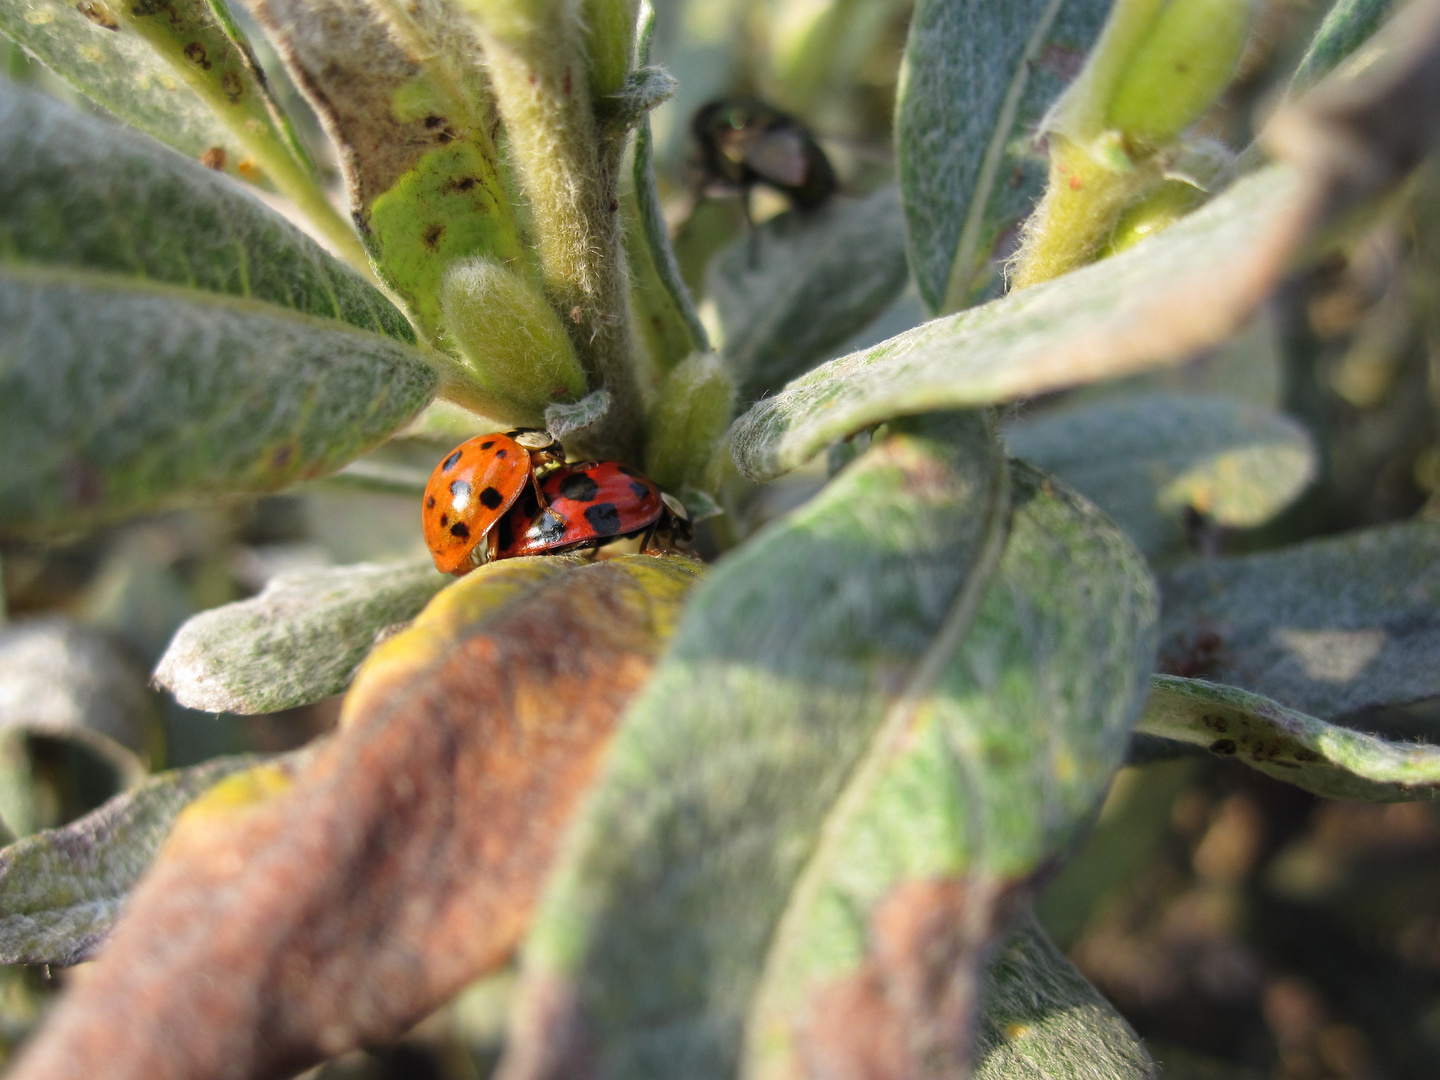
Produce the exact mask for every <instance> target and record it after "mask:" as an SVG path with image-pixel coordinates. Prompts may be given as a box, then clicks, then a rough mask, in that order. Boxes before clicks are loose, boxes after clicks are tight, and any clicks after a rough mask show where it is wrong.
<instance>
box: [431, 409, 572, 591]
mask: <svg viewBox="0 0 1440 1080" xmlns="http://www.w3.org/2000/svg"><path fill="white" fill-rule="evenodd" d="M564 460H565V454H564V451H563V449H562V448H561V446H560V443H559V442H558V441H557V440H556V439H555V438H554V437H553V436H551V435H550V434H549V433H547V432H544V431H532V430H528V429H519V430H516V431H508V432H504V433H501V432H495V433H493V434H490V435H477V436H475V438H473V439H467V440H466V441H465V442H463V443H461V444H460V445H459V446H457V447H455V449H454V450H452V451H451V452H450V453H449V454H447V455H446V456H445V458H444V459H443V460H442V461H441V462H440V464H439V465H437V466H435V471H434V472H432V473H431V474H430V480H429V482H428V483H427V484H426V485H425V495H424V503H423V509H422V510H421V521H422V523H423V526H424V532H425V545H426V546H427V547H428V548H429V549H430V555H431V557H432V558H433V559H434V560H435V566H436V567H437V568H438V569H439V570H440V571H441V572H442V573H446V574H456V575H459V574H465V573H468V572H469V571H471V570H473V569H474V568H475V567H476V566H478V565H479V564H480V563H481V562H483V561H484V558H485V544H484V543H483V541H484V540H485V537H486V535H487V534H488V533H489V532H490V530H491V529H492V528H494V527H495V523H496V522H498V521H499V520H500V519H501V518H502V517H504V516H505V513H506V511H508V510H509V509H510V508H511V507H512V506H513V505H514V504H515V501H516V500H517V499H518V498H519V497H520V494H521V492H523V491H525V489H526V488H527V487H530V488H532V489H533V490H534V491H535V492H536V493H537V494H538V493H539V491H540V481H539V478H538V477H537V476H536V475H535V474H536V470H538V469H541V468H543V467H544V466H547V465H553V464H556V463H563V462H564ZM539 498H540V499H541V500H543V498H544V496H543V495H540V496H539ZM537 505H538V504H537Z"/></svg>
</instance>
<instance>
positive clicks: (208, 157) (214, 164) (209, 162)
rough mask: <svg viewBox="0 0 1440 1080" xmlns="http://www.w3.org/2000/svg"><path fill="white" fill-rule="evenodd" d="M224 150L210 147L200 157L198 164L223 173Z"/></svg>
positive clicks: (220, 147) (218, 147) (219, 147)
mask: <svg viewBox="0 0 1440 1080" xmlns="http://www.w3.org/2000/svg"><path fill="white" fill-rule="evenodd" d="M225 160H226V157H225V148H224V147H223V146H212V147H210V149H209V150H206V151H205V153H203V154H201V155H200V164H201V165H204V166H205V168H207V169H214V170H215V171H216V172H224V171H225Z"/></svg>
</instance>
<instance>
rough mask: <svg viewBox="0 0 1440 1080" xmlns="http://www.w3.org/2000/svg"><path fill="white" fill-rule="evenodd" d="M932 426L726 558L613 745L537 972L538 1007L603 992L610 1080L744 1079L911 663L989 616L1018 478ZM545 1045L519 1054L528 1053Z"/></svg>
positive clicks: (542, 940) (959, 427)
mask: <svg viewBox="0 0 1440 1080" xmlns="http://www.w3.org/2000/svg"><path fill="white" fill-rule="evenodd" d="M928 425H929V430H928V431H926V430H924V428H923V426H922V427H921V430H918V431H917V432H915V433H914V434H911V435H907V436H905V437H901V438H893V439H890V440H887V441H886V442H885V443H884V444H882V445H881V446H880V447H878V448H875V449H872V450H871V451H870V452H869V453H868V454H866V455H865V456H864V457H862V458H861V459H860V460H859V461H857V462H856V463H855V464H853V465H852V466H851V467H850V468H849V469H847V470H845V471H844V472H842V473H840V474H839V475H838V476H837V477H836V478H835V479H834V480H833V481H832V482H831V483H830V484H829V485H828V486H827V488H826V489H825V490H824V491H822V492H821V493H820V494H819V495H818V496H816V497H815V498H814V499H813V500H812V501H811V502H810V503H808V504H807V505H806V506H804V507H803V508H801V509H800V510H798V511H795V512H793V513H792V514H790V515H789V516H787V517H786V518H784V519H782V520H781V521H780V522H778V523H777V524H776V525H774V526H772V527H770V528H769V529H768V530H766V531H765V532H763V533H760V534H758V535H756V536H754V537H752V538H751V540H750V542H748V543H747V544H745V545H744V546H743V547H741V548H739V549H737V550H736V551H735V552H734V553H733V554H731V555H730V556H729V557H727V558H726V559H725V560H724V561H722V562H721V563H720V565H719V566H718V567H716V569H715V570H714V571H713V572H712V574H711V575H710V577H709V578H708V579H707V580H706V581H704V582H702V583H701V584H700V585H699V586H698V587H697V588H696V590H695V592H694V594H692V596H691V599H690V602H689V605H688V607H687V610H686V613H685V616H684V618H683V619H682V622H681V625H680V627H679V629H678V630H677V631H676V634H675V637H674V638H673V639H672V642H671V646H670V652H669V654H668V658H667V659H666V660H665V661H664V662H663V663H662V665H661V666H660V667H659V668H658V669H657V671H656V672H655V674H654V675H653V676H652V677H651V680H650V682H649V684H648V686H647V688H646V691H645V692H644V693H643V695H642V696H641V697H640V699H639V700H638V701H637V702H636V703H635V704H634V705H633V706H632V708H631V711H630V713H629V716H628V718H627V720H626V723H625V724H624V726H623V727H622V728H621V729H620V731H619V733H618V734H617V736H616V741H615V743H614V745H613V746H612V748H611V754H610V759H609V768H608V770H607V773H606V775H605V777H604V779H603V780H601V782H600V784H599V787H598V790H597V791H596V793H595V795H594V797H593V798H592V800H591V803H590V805H589V808H588V810H587V811H586V812H585V813H584V815H583V819H582V821H581V822H579V823H578V824H579V832H578V834H577V842H576V843H575V844H574V845H572V848H571V850H570V855H569V857H562V860H561V863H560V864H559V867H558V870H557V872H556V873H555V875H554V876H552V886H551V889H550V891H549V893H548V896H547V899H546V900H545V901H544V902H543V904H542V910H541V913H540V916H539V919H538V923H537V925H536V928H535V930H534V931H533V932H532V936H531V940H530V944H529V946H528V953H527V964H528V966H529V968H530V969H531V971H530V976H529V982H530V991H529V993H530V995H531V997H532V1000H533V1001H534V1004H535V1005H536V1006H538V1005H539V1003H540V1002H539V996H540V994H541V993H542V989H541V988H542V986H543V983H544V982H545V980H546V979H547V978H552V979H560V980H563V981H564V983H565V984H566V985H567V986H568V985H570V980H572V979H577V978H578V979H579V980H580V981H579V984H578V985H579V986H583V987H595V988H596V990H597V991H598V989H599V987H601V986H604V987H605V988H606V989H605V995H606V997H607V998H608V1000H609V1001H610V1002H611V1003H612V1006H611V1007H606V1008H605V1009H604V1010H603V1012H602V1013H600V1014H599V1015H596V1009H597V1007H598V1006H599V1005H600V1002H599V1001H598V1000H594V999H590V998H588V997H587V998H586V999H585V1000H584V1001H582V1002H577V1007H579V1008H581V1009H583V1010H584V1012H585V1014H586V1020H585V1022H586V1024H587V1025H588V1024H589V1023H590V1022H591V1019H592V1017H593V1019H595V1020H600V1018H601V1016H603V1017H604V1019H603V1021H602V1022H603V1024H604V1028H603V1031H597V1032H596V1033H597V1034H599V1035H601V1037H602V1039H603V1043H604V1045H605V1046H606V1047H607V1052H606V1055H605V1060H606V1061H607V1062H608V1065H607V1067H606V1068H605V1070H604V1072H603V1075H631V1076H640V1075H650V1074H651V1068H659V1069H660V1070H661V1072H666V1073H667V1074H668V1073H669V1072H673V1068H674V1063H675V1062H676V1061H684V1062H686V1068H685V1070H684V1071H685V1072H686V1074H687V1075H688V1076H691V1077H696V1078H699V1077H702V1076H711V1075H715V1076H721V1075H724V1076H729V1075H731V1074H732V1072H733V1067H734V1065H735V1061H736V1055H737V1054H738V1052H739V1036H740V1024H741V1022H742V1020H743V1010H744V1009H745V1007H746V1005H747V998H748V995H749V993H750V992H752V991H753V987H754V985H755V983H756V980H757V979H758V977H759V974H760V971H759V968H760V965H761V964H762V963H763V959H764V950H765V945H766V942H767V941H768V940H769V937H770V933H771V931H772V930H773V928H774V925H775V923H776V921H777V920H778V919H779V917H780V914H781V912H782V911H783V908H784V904H785V902H786V898H787V896H788V894H789V891H790V888H791V886H792V885H793V882H794V879H795V877H796V875H797V874H798V873H799V872H800V870H801V869H802V867H803V864H804V861H805V859H806V857H807V855H808V852H809V849H810V846H811V844H812V843H813V839H814V835H815V832H816V830H817V829H818V828H819V827H820V825H821V823H822V822H823V820H824V817H825V815H826V813H827V812H828V810H829V808H830V806H831V804H832V803H833V802H834V799H835V798H836V796H837V795H838V793H839V791H840V789H841V787H842V786H843V784H844V782H845V779H846V777H847V776H848V775H849V772H850V770H851V768H852V767H853V764H854V762H855V761H856V760H857V759H858V758H859V757H860V755H861V754H862V753H863V752H864V749H865V746H866V743H867V742H868V740H869V739H870V737H871V736H872V735H873V734H874V732H875V730H876V729H877V727H878V726H879V724H880V722H881V720H882V718H883V715H884V712H885V709H886V707H887V704H888V702H889V700H890V699H892V698H893V697H894V696H895V695H897V694H898V693H899V690H900V686H901V682H902V680H903V678H904V676H905V675H906V674H913V672H914V669H915V667H916V664H917V656H918V655H919V654H920V653H923V652H924V650H925V649H926V647H927V646H928V645H929V644H930V642H931V641H932V639H933V638H934V636H935V635H936V634H938V633H940V632H941V630H942V628H943V627H944V626H945V624H946V621H947V616H949V615H950V614H951V613H952V612H953V611H954V610H955V608H956V607H957V605H961V606H973V601H971V602H970V604H969V605H965V602H964V597H966V596H967V595H968V593H967V590H966V581H967V578H968V577H970V576H971V575H972V573H973V572H974V570H975V566H976V562H977V560H978V559H980V558H981V553H982V550H984V549H986V548H987V546H988V547H990V548H993V547H995V546H996V544H997V541H996V540H995V536H996V534H997V533H998V532H999V531H1000V530H1001V529H1002V527H1003V524H1002V523H1003V518H1004V514H1005V501H1004V496H1003V488H1002V487H1001V485H1000V484H999V483H998V480H997V477H998V476H1000V475H1001V473H1000V470H1001V469H1002V467H1003V466H1002V465H1001V460H1000V457H999V454H998V451H997V448H996V447H995V445H994V442H993V436H992V435H991V434H990V431H989V429H988V425H987V424H986V423H985V422H984V421H983V419H979V418H977V417H976V416H975V415H973V414H972V415H967V416H960V417H949V416H946V417H936V418H932V419H930V420H929V421H928ZM989 561H991V562H992V563H993V561H994V555H993V554H992V555H991V556H990V560H989ZM984 576H985V573H984V571H981V572H980V573H979V574H978V578H979V579H980V580H981V581H983V579H984ZM777 583H783V588H784V594H783V596H784V600H783V602H779V603H777V602H776V601H777V600H778V599H780V594H777V592H776V588H777ZM702 748H703V749H702ZM747 838H750V839H748V840H747ZM702 976H703V977H702ZM642 1028H643V1029H644V1030H642ZM667 1031H668V1032H669V1033H670V1034H669V1035H668V1036H667V1035H664V1034H662V1032H667ZM517 1034H519V1033H517ZM548 1037H549V1036H548V1033H547V1032H546V1031H545V1030H536V1031H534V1032H531V1033H529V1035H528V1041H526V1040H527V1037H526V1036H525V1035H520V1037H519V1039H518V1040H517V1041H516V1042H515V1047H516V1049H515V1050H514V1051H513V1053H515V1054H516V1055H517V1057H518V1058H519V1059H521V1060H524V1059H525V1057H526V1055H527V1053H533V1052H535V1051H537V1050H539V1049H540V1048H541V1045H542V1043H541V1040H543V1039H545V1038H548ZM656 1037H660V1038H666V1039H668V1040H669V1041H670V1042H671V1045H672V1046H673V1047H674V1048H675V1049H674V1051H672V1052H670V1053H668V1054H666V1055H663V1057H664V1059H665V1060H666V1061H668V1068H662V1067H661V1066H660V1064H659V1062H660V1060H661V1059H660V1058H651V1059H650V1060H651V1061H653V1062H654V1063H655V1064H654V1065H653V1066H652V1067H651V1068H647V1067H646V1066H645V1064H644V1059H645V1056H646V1055H645V1050H646V1046H647V1044H652V1040H653V1039H654V1038H656ZM681 1040H683V1043H682V1041H681ZM527 1047H528V1048H530V1049H528V1050H527ZM677 1053H678V1056H676V1055H677ZM522 1075H524V1076H526V1077H529V1076H530V1075H531V1074H530V1073H529V1072H528V1071H527V1072H523V1073H522ZM536 1075H548V1074H544V1073H538V1074H536Z"/></svg>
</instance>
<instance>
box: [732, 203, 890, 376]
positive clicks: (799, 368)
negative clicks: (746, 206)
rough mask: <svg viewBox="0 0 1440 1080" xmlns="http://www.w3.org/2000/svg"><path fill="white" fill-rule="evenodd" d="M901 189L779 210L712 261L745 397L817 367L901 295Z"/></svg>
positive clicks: (734, 365)
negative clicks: (801, 208) (811, 207)
mask: <svg viewBox="0 0 1440 1080" xmlns="http://www.w3.org/2000/svg"><path fill="white" fill-rule="evenodd" d="M906 274H907V270H906V266H905V251H904V223H903V221H902V219H901V215H900V200H899V193H898V192H897V191H896V190H895V188H893V187H885V188H881V189H880V190H879V191H876V192H875V193H873V194H872V195H869V196H868V197H866V198H864V199H858V200H857V199H847V198H844V197H841V196H837V197H836V198H833V199H831V200H830V201H829V202H828V203H826V204H825V205H824V206H823V207H821V208H819V209H818V210H813V211H806V212H800V211H792V212H790V213H786V214H781V215H780V216H779V217H775V218H771V219H770V220H769V221H767V222H765V223H764V224H763V225H761V226H760V227H759V228H758V229H755V230H754V231H753V232H748V233H747V234H746V235H744V236H741V237H739V238H738V239H737V240H735V241H734V242H733V243H731V244H730V245H729V246H728V247H727V248H725V249H724V250H723V251H721V252H720V254H719V255H717V256H716V257H715V259H714V260H713V261H712V262H711V264H710V268H709V270H708V271H707V273H706V286H705V293H706V296H707V297H709V298H710V299H713V300H714V301H715V305H716V309H717V311H718V313H719V316H720V326H721V330H722V334H723V338H724V347H723V348H722V349H721V355H722V356H724V357H725V360H726V361H727V363H728V364H729V365H730V368H731V370H732V371H733V372H734V375H735V381H736V383H737V385H738V388H739V392H740V397H741V400H742V401H745V402H749V401H754V400H755V399H756V398H759V397H763V396H764V395H765V394H766V393H769V392H771V391H773V390H775V389H778V388H779V387H781V386H783V385H784V384H785V382H786V380H787V379H790V378H793V377H794V376H796V375H799V374H800V373H801V372H804V371H806V370H808V369H809V368H810V367H812V366H813V365H814V364H815V363H816V362H817V361H819V360H822V359H825V358H826V357H827V356H831V355H834V354H833V353H831V352H830V350H831V349H833V348H834V347H835V346H837V345H839V344H840V343H841V342H843V341H845V340H846V339H847V338H849V337H850V336H851V335H852V334H854V333H855V332H856V331H858V330H861V329H863V328H864V327H865V325H866V324H867V323H869V322H870V321H871V320H872V319H874V318H875V316H877V315H879V314H880V313H881V312H882V311H884V310H885V308H886V307H887V306H888V305H889V304H890V302H891V301H892V300H894V299H895V297H896V295H897V294H898V293H899V292H900V290H901V289H902V288H904V286H905V280H906Z"/></svg>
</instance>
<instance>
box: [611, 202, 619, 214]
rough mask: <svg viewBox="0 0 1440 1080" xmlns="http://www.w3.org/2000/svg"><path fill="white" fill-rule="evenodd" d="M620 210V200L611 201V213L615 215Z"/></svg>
mask: <svg viewBox="0 0 1440 1080" xmlns="http://www.w3.org/2000/svg"><path fill="white" fill-rule="evenodd" d="M619 209H620V200H619V199H611V200H610V213H612V214H613V213H615V211H616V210H619Z"/></svg>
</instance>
